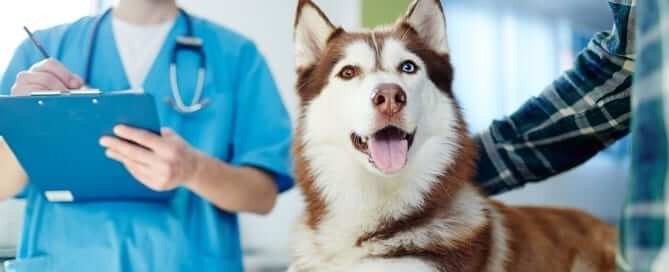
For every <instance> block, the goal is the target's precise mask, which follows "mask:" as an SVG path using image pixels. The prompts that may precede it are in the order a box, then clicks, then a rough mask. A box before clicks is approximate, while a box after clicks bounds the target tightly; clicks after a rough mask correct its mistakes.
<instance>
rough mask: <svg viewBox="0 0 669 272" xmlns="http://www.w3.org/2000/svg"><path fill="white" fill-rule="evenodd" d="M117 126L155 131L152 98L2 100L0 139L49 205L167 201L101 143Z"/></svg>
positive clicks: (93, 94) (56, 95)
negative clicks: (139, 180) (139, 179)
mask: <svg viewBox="0 0 669 272" xmlns="http://www.w3.org/2000/svg"><path fill="white" fill-rule="evenodd" d="M118 124H126V125H130V126H133V127H139V128H144V129H147V130H150V131H152V132H154V133H159V130H160V122H159V120H158V115H157V113H156V106H155V102H154V98H153V96H152V95H150V94H144V93H137V92H117V93H100V92H99V91H72V92H66V93H63V92H39V93H33V95H31V96H23V97H7V96H5V97H0V135H2V136H3V137H4V138H5V141H6V142H7V144H8V145H9V147H10V148H11V149H12V150H13V151H14V154H15V155H16V157H17V159H18V160H19V163H21V165H22V166H23V168H24V169H25V171H26V173H27V174H28V176H29V180H30V181H29V183H30V185H31V186H33V187H34V188H36V189H38V190H40V192H42V193H43V194H44V196H45V198H46V199H47V200H48V201H52V202H87V201H165V200H168V199H170V198H171V196H172V195H173V192H155V191H152V190H151V189H149V188H148V187H146V186H144V185H143V184H141V183H139V182H138V181H137V180H135V179H134V178H133V177H132V176H131V175H130V173H129V172H128V171H127V170H126V169H125V167H123V165H121V164H120V163H118V162H116V161H113V160H110V159H108V158H107V157H106V156H105V154H104V148H103V147H101V146H100V145H99V143H98V142H99V139H100V137H102V136H103V135H113V132H112V129H113V127H114V126H116V125H118Z"/></svg>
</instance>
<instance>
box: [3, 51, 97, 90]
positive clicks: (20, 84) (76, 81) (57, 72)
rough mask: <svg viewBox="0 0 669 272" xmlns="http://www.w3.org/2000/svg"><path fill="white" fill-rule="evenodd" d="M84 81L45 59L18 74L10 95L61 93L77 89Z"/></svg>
mask: <svg viewBox="0 0 669 272" xmlns="http://www.w3.org/2000/svg"><path fill="white" fill-rule="evenodd" d="M83 85H84V81H83V80H82V79H81V77H79V76H78V75H75V74H73V73H72V72H70V71H69V70H67V68H65V66H64V65H63V64H62V63H60V62H58V61H57V60H54V59H45V60H43V61H40V62H38V63H36V64H35V65H33V66H32V67H30V70H28V71H22V72H19V73H18V75H16V82H15V83H14V86H12V92H11V93H12V95H14V96H22V95H30V92H31V91H63V90H73V89H79V88H81V87H82V86H83Z"/></svg>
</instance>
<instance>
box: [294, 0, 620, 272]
mask: <svg viewBox="0 0 669 272" xmlns="http://www.w3.org/2000/svg"><path fill="white" fill-rule="evenodd" d="M444 18H445V17H444V14H443V10H442V7H441V5H440V3H439V1H438V0H416V1H415V2H414V3H413V4H412V5H411V6H410V8H409V10H408V12H407V13H406V15H404V16H403V17H401V18H400V19H399V20H398V22H397V23H396V24H395V25H393V26H386V27H382V28H377V29H374V30H371V31H364V32H347V31H345V30H344V29H342V28H338V27H335V26H334V25H333V24H332V23H331V22H330V21H329V20H328V19H327V17H326V16H325V14H324V13H323V12H322V11H321V10H320V9H319V8H318V7H317V6H316V5H315V4H314V3H312V2H311V1H308V0H301V1H299V4H298V11H297V18H296V24H295V29H296V30H295V39H296V46H297V67H298V71H297V73H298V84H297V92H298V95H299V97H300V98H301V115H300V118H299V124H298V129H297V133H296V139H295V146H294V152H295V157H296V178H297V181H298V183H299V186H300V187H301V189H302V191H303V194H304V197H305V200H306V211H305V214H304V216H303V218H301V221H300V223H299V226H298V229H297V232H296V236H297V237H296V240H295V244H294V257H295V258H294V260H293V263H292V266H291V268H290V271H291V272H316V271H317V272H330V271H346V272H358V271H364V272H394V271H398V272H399V271H402V272H428V271H430V272H431V271H435V272H436V271H439V272H466V271H477V272H478V271H488V272H502V271H512V272H524V271H528V272H536V271H542V272H550V271H556V272H557V271H559V272H565V271H579V272H580V271H613V270H614V254H615V233H614V231H613V230H612V229H611V227H609V226H608V225H606V224H604V223H602V222H600V221H598V220H596V219H595V218H593V217H591V216H589V215H586V214H584V213H581V212H578V211H574V210H566V209H550V208H512V207H507V206H505V205H503V204H500V203H497V202H495V201H492V200H490V199H488V198H487V197H484V196H483V195H482V194H481V193H480V192H479V191H478V190H477V188H476V187H475V186H474V185H472V184H473V183H471V181H472V179H473V177H474V175H473V174H474V162H475V160H476V154H477V147H476V146H475V145H474V143H473V142H472V140H471V139H470V137H469V136H468V132H467V129H466V125H465V123H464V121H463V118H462V115H461V113H460V110H459V108H458V106H457V103H456V100H455V98H454V96H453V92H452V90H451V83H452V79H453V70H452V67H451V64H450V61H449V50H448V47H447V43H446V30H445V19H444ZM384 130H385V132H382V131H384ZM382 134H383V135H382ZM374 141H376V142H374Z"/></svg>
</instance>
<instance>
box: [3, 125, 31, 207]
mask: <svg viewBox="0 0 669 272" xmlns="http://www.w3.org/2000/svg"><path fill="white" fill-rule="evenodd" d="M27 179H28V178H27V176H26V173H25V172H24V171H23V168H21V166H20V165H19V164H18V163H17V161H16V157H14V154H13V153H12V152H11V150H10V149H9V147H8V146H7V145H6V144H5V141H4V140H3V139H2V138H1V137H0V200H3V199H7V198H11V197H13V196H15V195H17V194H18V193H19V192H21V190H23V188H24V187H25V186H26V183H27Z"/></svg>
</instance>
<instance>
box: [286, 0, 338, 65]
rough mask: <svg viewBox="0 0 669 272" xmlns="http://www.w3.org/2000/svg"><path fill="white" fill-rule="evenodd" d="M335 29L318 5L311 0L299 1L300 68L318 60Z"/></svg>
mask: <svg viewBox="0 0 669 272" xmlns="http://www.w3.org/2000/svg"><path fill="white" fill-rule="evenodd" d="M335 30H336V28H335V26H334V25H333V24H332V23H331V22H330V20H329V19H328V18H327V17H326V16H325V14H324V13H323V11H321V9H320V8H319V7H318V6H316V5H315V4H314V3H312V2H311V1H310V0H300V1H299V3H298V6H297V15H296V17H295V48H296V50H297V52H296V53H297V56H296V57H297V61H296V64H297V68H298V69H299V68H304V67H306V66H308V65H311V64H313V63H315V62H316V61H318V59H319V58H320V56H321V54H322V53H323V51H324V50H325V48H326V46H327V43H328V40H329V39H330V36H332V34H333V33H334V32H335Z"/></svg>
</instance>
